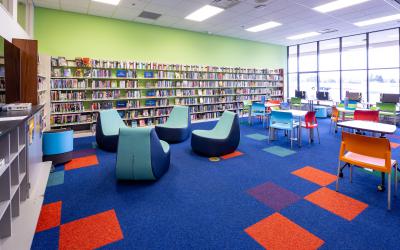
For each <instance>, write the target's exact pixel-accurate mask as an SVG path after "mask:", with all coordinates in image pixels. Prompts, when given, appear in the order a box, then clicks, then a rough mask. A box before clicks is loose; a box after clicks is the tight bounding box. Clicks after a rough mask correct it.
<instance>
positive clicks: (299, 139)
mask: <svg viewBox="0 0 400 250" xmlns="http://www.w3.org/2000/svg"><path fill="white" fill-rule="evenodd" d="M298 137H299V138H297V140H298V141H299V143H298V144H299V147H301V117H300V116H299V135H298Z"/></svg>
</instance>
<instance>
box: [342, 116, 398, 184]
mask: <svg viewBox="0 0 400 250" xmlns="http://www.w3.org/2000/svg"><path fill="white" fill-rule="evenodd" d="M337 125H338V126H339V127H342V128H350V129H356V130H361V131H367V132H373V133H380V134H381V137H385V135H386V134H394V133H395V132H396V129H397V127H396V126H395V125H391V124H386V123H379V122H370V121H359V120H352V121H344V122H339V123H338V124H337ZM345 166H346V165H344V166H343V167H342V168H341V169H340V173H339V176H340V177H343V168H345ZM395 171H397V170H395ZM381 178H382V181H381V184H380V185H379V186H378V190H379V191H384V190H385V174H384V173H381Z"/></svg>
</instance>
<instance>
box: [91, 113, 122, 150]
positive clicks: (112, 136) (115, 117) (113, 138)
mask: <svg viewBox="0 0 400 250" xmlns="http://www.w3.org/2000/svg"><path fill="white" fill-rule="evenodd" d="M125 127H126V125H125V123H124V121H123V120H122V118H121V116H120V115H119V114H118V112H117V111H116V110H114V109H110V110H103V111H100V113H99V116H98V117H97V123H96V142H97V145H98V146H99V148H101V149H104V150H106V151H110V152H116V151H117V146H118V133H119V129H120V128H125Z"/></svg>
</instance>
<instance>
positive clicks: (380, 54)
mask: <svg viewBox="0 0 400 250" xmlns="http://www.w3.org/2000/svg"><path fill="white" fill-rule="evenodd" d="M368 53H369V55H368V63H369V65H368V66H369V68H371V69H373V68H394V67H399V30H398V29H393V30H385V31H380V32H373V33H370V34H369V49H368Z"/></svg>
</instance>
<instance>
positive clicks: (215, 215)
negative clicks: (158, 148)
mask: <svg viewBox="0 0 400 250" xmlns="http://www.w3.org/2000/svg"><path fill="white" fill-rule="evenodd" d="M329 123H330V120H329V119H320V120H319V124H320V136H321V144H318V143H312V144H309V143H308V138H307V133H305V132H304V133H303V138H302V144H303V146H302V147H301V148H299V147H298V146H297V143H294V144H293V149H290V142H288V140H287V137H285V136H284V135H283V133H282V132H279V136H278V137H277V140H276V141H271V142H270V143H268V142H267V140H265V139H266V137H264V136H267V135H268V132H267V129H266V128H262V126H261V124H254V125H253V126H249V125H248V124H246V123H242V124H241V141H240V145H239V147H238V149H237V150H238V151H240V152H242V153H243V155H241V156H240V157H235V158H232V159H227V160H221V161H219V162H211V161H210V160H209V159H208V158H206V157H201V156H199V155H196V154H195V153H193V152H192V150H191V147H190V138H189V140H187V141H185V142H183V143H180V144H172V145H171V165H170V169H169V171H168V172H167V173H166V174H165V175H164V176H163V177H162V178H161V179H160V180H158V181H157V182H119V181H117V180H116V178H115V163H116V154H115V153H109V152H105V151H102V150H101V149H99V148H96V147H94V145H96V144H95V138H94V137H85V138H79V139H75V140H74V150H75V151H79V150H90V149H91V150H90V151H91V152H94V153H95V154H96V155H97V158H98V161H99V165H98V167H93V168H81V169H76V170H74V171H66V172H65V173H64V172H63V173H64V183H63V184H62V185H54V186H53V185H51V183H59V182H60V179H59V178H61V177H56V178H55V179H56V180H51V181H49V184H50V185H49V186H48V187H47V189H46V194H45V200H44V204H49V203H52V202H57V201H62V210H61V211H62V212H61V226H59V227H56V228H52V229H50V230H47V231H43V232H40V233H37V234H36V235H35V238H34V240H33V244H32V249H58V248H59V247H60V246H59V242H61V241H59V238H60V237H61V235H62V234H63V230H64V229H65V228H64V226H63V225H65V224H66V223H69V222H74V221H77V220H79V219H82V218H86V217H88V216H92V215H96V214H100V213H103V212H104V211H115V215H116V218H117V220H118V222H119V226H120V229H121V231H122V235H123V238H122V239H120V237H116V240H113V241H112V242H109V243H107V244H106V243H105V241H104V239H99V240H98V242H100V243H102V245H99V246H100V247H101V249H263V246H264V247H265V246H268V244H269V242H266V243H265V242H264V243H265V244H264V243H263V242H262V241H259V240H257V239H256V237H257V234H258V233H259V234H260V235H262V233H265V232H255V233H254V232H253V231H252V233H253V235H252V236H250V234H248V233H246V232H245V229H246V228H249V227H251V226H252V225H254V224H256V223H257V222H260V221H261V220H263V219H265V218H267V217H269V216H271V215H273V214H274V213H276V211H275V209H273V208H271V207H269V206H266V205H265V204H264V203H263V202H260V201H259V200H257V199H256V198H254V197H253V196H252V195H249V193H248V192H249V190H254V188H257V187H259V186H260V185H263V184H265V183H273V184H274V185H275V186H274V187H275V189H276V190H287V192H283V193H282V194H281V195H286V193H287V194H290V195H292V196H294V197H296V199H290V202H286V203H285V206H281V207H279V208H280V210H279V214H280V215H275V216H274V218H278V221H279V218H287V219H288V220H290V221H291V222H293V223H295V224H297V225H298V226H299V227H298V228H297V227H296V228H295V230H300V229H304V230H306V231H308V232H310V234H309V235H311V234H312V235H313V237H314V236H315V238H316V239H318V238H319V239H320V240H322V242H323V244H322V246H321V247H320V249H399V246H400V245H399V236H398V235H399V230H398V229H399V228H400V219H399V218H400V199H396V198H394V197H393V199H392V211H387V210H386V204H387V203H386V199H387V194H386V192H377V185H378V184H379V183H380V175H376V174H373V173H369V172H367V171H354V172H353V183H350V182H349V178H348V177H349V174H348V173H349V172H348V169H345V171H344V178H343V179H341V180H340V193H339V194H343V195H345V196H346V197H351V198H352V199H354V200H356V201H360V202H362V203H363V204H367V207H366V208H365V209H361V210H360V211H361V212H359V213H358V214H356V216H355V217H354V219H351V220H346V219H344V218H343V217H341V216H339V215H338V214H340V213H346V211H339V212H338V214H335V213H334V212H332V210H330V209H325V208H323V207H324V206H325V205H326V201H325V199H324V197H322V198H321V197H318V196H316V198H315V199H321V202H322V203H323V204H325V205H324V206H319V205H317V204H316V203H312V202H310V201H308V200H307V199H304V197H306V196H309V195H310V194H312V193H314V192H316V191H317V190H319V189H321V186H320V185H317V184H316V183H313V182H311V181H308V180H306V179H304V178H299V177H298V176H296V175H294V174H291V172H293V171H295V170H298V169H301V168H304V167H305V166H312V167H313V168H316V169H319V170H322V171H325V172H327V173H330V174H334V175H336V169H337V163H338V153H339V147H340V134H339V133H338V134H336V135H335V134H334V133H329ZM214 125H215V122H206V123H195V124H193V125H192V127H193V129H210V128H212V127H213V126H214ZM255 134H257V135H264V136H263V138H262V139H261V137H259V136H254V135H255ZM390 140H391V141H393V142H396V143H400V137H399V136H394V137H393V136H392V137H390ZM137 143H140V142H137ZM263 149H266V150H267V151H268V152H269V153H267V152H265V151H263ZM81 152H84V151H81ZM282 156H285V157H282ZM392 158H394V159H397V160H400V157H399V150H393V156H392ZM53 175H54V174H53ZM52 178H54V176H53V177H52ZM310 178H314V177H312V176H311V177H310ZM334 187H335V183H334V182H333V183H331V184H329V185H327V188H328V189H330V190H334ZM392 190H393V189H392ZM271 192H272V191H271V190H261V191H260V195H261V196H262V199H263V200H264V199H265V200H268V201H269V202H270V203H271V204H275V203H276V202H279V201H274V200H271V199H273V197H272V196H271V195H270V193H271ZM272 193H273V192H272ZM335 194H338V193H333V196H335ZM274 195H276V194H275V193H274ZM289 198H290V197H286V198H285V197H282V200H286V199H289ZM340 200H343V197H342V198H340ZM344 200H346V199H344ZM324 202H325V203H324ZM350 203H351V202H350ZM328 205H329V204H328ZM347 206H349V207H351V206H352V204H347ZM335 209H340V207H339V208H338V207H336V208H333V210H335ZM90 218H93V219H92V220H95V219H96V218H97V217H90ZM271 221H273V220H271ZM265 222H269V221H265ZM283 222H285V223H287V220H283ZM101 223H111V222H107V220H105V221H101ZM112 223H114V224H113V225H112V226H114V227H115V228H118V223H115V221H112ZM83 224H84V223H83ZM67 225H69V228H71V227H72V228H73V226H74V225H75V224H71V223H69V224H67ZM76 225H81V224H79V223H76ZM254 228H256V227H254ZM254 228H253V229H254ZM299 228H300V229H299ZM275 229H276V228H275ZM265 230H267V231H268V230H270V229H268V228H266V229H265ZM86 233H87V232H86ZM254 235H255V236H254ZM63 237H64V236H63ZM91 237H95V236H91ZM81 240H82V239H81ZM88 240H92V241H96V239H88ZM269 240H271V239H269ZM272 240H273V241H274V239H272ZM276 240H277V242H279V240H282V239H279V235H278V236H277V239H276ZM64 242H65V241H64ZM318 242H321V241H318ZM94 243H96V242H94ZM100 243H99V244H100Z"/></svg>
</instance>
